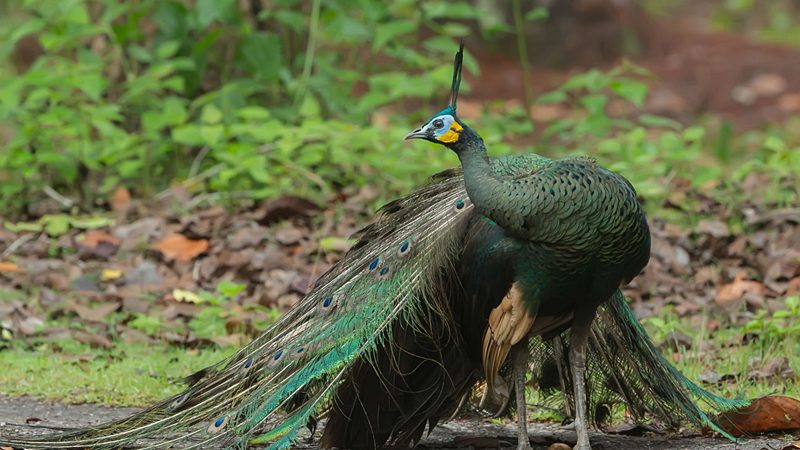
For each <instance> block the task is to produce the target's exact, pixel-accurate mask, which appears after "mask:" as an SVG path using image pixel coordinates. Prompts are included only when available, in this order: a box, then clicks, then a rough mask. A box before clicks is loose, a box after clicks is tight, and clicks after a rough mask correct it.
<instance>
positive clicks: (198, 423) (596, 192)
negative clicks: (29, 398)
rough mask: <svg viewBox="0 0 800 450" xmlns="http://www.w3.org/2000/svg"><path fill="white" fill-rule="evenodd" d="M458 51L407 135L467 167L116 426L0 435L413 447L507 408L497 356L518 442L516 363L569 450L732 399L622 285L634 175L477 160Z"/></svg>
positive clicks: (633, 256) (384, 212)
mask: <svg viewBox="0 0 800 450" xmlns="http://www.w3.org/2000/svg"><path fill="white" fill-rule="evenodd" d="M462 52H463V49H462V50H460V51H459V53H458V54H457V56H456V70H455V74H454V82H453V90H452V94H451V101H450V106H449V107H448V108H447V109H445V110H444V111H442V112H441V113H439V114H437V115H436V116H434V117H433V118H432V119H431V120H429V121H428V123H427V124H426V125H425V126H423V127H421V128H420V129H417V130H415V131H414V132H412V133H410V134H409V135H408V136H407V138H422V139H426V140H429V141H432V142H436V143H439V144H444V145H446V146H447V147H448V148H450V149H452V150H453V151H455V153H456V154H457V155H458V157H459V159H460V160H461V163H462V168H459V169H453V170H449V171H446V172H443V173H441V174H438V175H436V176H434V177H433V178H432V183H431V184H430V185H429V186H427V187H424V188H422V189H419V190H417V191H415V192H413V193H411V194H409V195H408V196H406V197H403V198H401V199H398V200H395V201H393V202H391V203H389V204H387V205H386V206H384V207H383V208H382V209H381V211H380V214H379V217H378V219H377V220H376V222H374V223H373V224H371V225H369V226H367V227H366V228H364V229H363V230H361V231H360V232H359V233H358V234H357V236H356V237H357V238H358V240H357V242H356V244H355V245H354V246H353V247H352V248H351V249H350V251H349V252H348V253H347V254H346V255H345V257H344V258H343V259H342V261H340V262H339V263H338V264H337V265H335V266H334V267H333V268H332V269H331V270H330V271H328V272H327V273H326V274H324V275H323V276H322V277H321V278H320V279H319V281H318V282H317V284H316V287H315V288H314V289H313V290H312V291H311V292H310V293H309V294H307V295H306V296H305V298H304V299H303V300H302V301H301V302H300V303H299V304H298V305H297V306H296V307H295V308H294V309H293V310H292V311H290V312H288V313H287V314H286V315H285V316H284V317H282V318H281V319H280V320H279V321H278V322H277V323H276V324H275V325H273V326H272V327H270V329H268V330H267V331H265V332H264V333H263V334H262V335H261V336H259V337H258V338H256V339H255V340H254V341H253V342H251V343H250V344H249V345H247V346H246V347H244V348H243V349H241V350H240V351H239V352H237V353H236V354H235V355H233V356H231V357H229V358H227V359H226V360H224V361H222V362H220V363H218V364H216V365H213V366H210V367H207V368H205V369H203V370H201V371H199V372H197V373H195V374H193V375H191V376H189V377H188V378H186V379H185V380H184V382H185V383H186V385H187V387H186V389H185V390H184V392H182V393H181V394H178V395H176V396H173V397H171V398H168V399H166V400H164V401H163V402H161V403H159V404H157V405H154V406H152V407H150V408H148V409H146V410H144V411H141V412H140V413H137V414H135V415H133V416H131V417H129V418H126V419H122V420H119V421H116V422H112V423H108V424H104V425H100V426H95V427H91V428H84V429H78V430H74V431H69V432H65V433H60V434H50V435H44V436H38V437H33V438H29V439H18V438H13V437H10V436H0V445H2V446H12V447H24V448H31V449H34V448H92V449H110V448H122V447H127V446H131V445H134V444H136V445H139V446H142V447H145V448H150V449H157V448H167V447H170V446H172V445H175V444H176V443H179V442H182V443H185V444H186V445H187V447H185V448H202V449H205V448H209V447H210V446H212V445H215V446H225V445H236V446H238V447H244V446H246V445H247V444H248V443H251V442H269V443H270V448H274V449H284V448H288V447H290V446H291V445H292V444H293V443H294V442H295V441H296V439H297V435H298V432H299V431H301V430H302V429H304V428H306V427H309V428H311V429H314V428H315V425H316V418H317V417H323V416H325V417H327V422H326V425H325V428H324V430H323V431H322V437H321V440H320V446H321V447H322V448H332V447H338V448H375V447H379V446H382V445H383V444H384V443H386V442H389V441H392V442H394V443H395V444H396V445H408V444H414V443H416V442H418V441H419V439H420V438H421V436H422V434H423V432H424V430H425V429H426V428H428V429H432V428H433V427H434V426H435V425H436V424H437V423H439V422H442V421H446V420H448V419H449V418H451V417H452V416H453V415H454V414H455V413H457V411H458V410H459V408H460V407H461V406H462V405H463V403H464V399H465V398H466V396H467V395H468V394H469V393H470V392H471V390H472V389H473V387H474V386H475V385H476V383H477V382H478V381H480V380H481V379H484V378H486V379H487V381H488V387H487V390H488V391H494V392H492V393H491V394H492V395H495V396H497V397H499V398H500V399H501V401H505V402H508V399H509V396H510V394H509V392H510V391H509V390H508V389H506V387H504V381H503V380H502V377H500V376H499V372H500V369H501V366H503V364H505V363H506V360H507V359H508V356H509V355H510V354H511V355H512V356H513V358H511V359H513V362H514V364H513V365H514V368H515V370H514V378H515V392H516V397H517V404H518V411H519V414H518V415H519V417H520V425H521V426H520V447H522V448H524V447H526V446H529V444H528V440H527V434H526V428H525V422H524V417H525V414H524V396H522V397H520V396H521V395H523V394H520V392H522V393H524V389H520V386H521V384H520V380H522V381H523V382H524V371H523V368H525V367H528V365H529V364H528V363H529V362H530V363H532V365H533V367H534V373H533V375H534V377H535V378H537V379H539V380H540V382H539V384H540V386H542V387H543V388H548V389H551V390H552V391H554V392H560V393H561V395H562V398H564V399H565V400H566V402H565V403H566V405H567V406H568V409H569V410H570V411H572V412H573V413H574V415H575V419H576V421H575V424H576V431H577V433H578V448H580V449H581V450H587V449H589V443H588V435H587V434H586V430H587V426H588V420H587V417H586V411H587V408H589V407H596V406H597V405H601V404H607V403H625V404H626V406H627V408H628V410H629V411H631V413H632V415H633V416H634V417H638V418H645V417H649V416H654V417H658V418H660V419H662V421H664V422H666V423H668V424H677V423H678V422H679V421H681V420H685V419H688V420H689V421H692V422H694V423H697V424H700V425H703V426H708V425H710V423H709V421H708V419H707V417H706V416H705V414H704V413H703V412H702V411H701V410H700V408H699V407H698V406H697V405H696V404H695V401H696V400H698V399H699V400H701V401H703V402H704V403H705V404H706V405H707V406H708V407H710V408H711V409H714V410H718V411H725V410H729V409H735V408H738V407H741V406H743V405H745V404H746V402H737V401H730V400H726V399H723V398H719V397H715V396H713V395H711V394H708V393H706V392H705V391H703V390H702V389H700V388H698V387H697V386H695V385H694V384H692V383H691V382H690V381H689V380H687V379H686V378H685V377H683V376H682V375H681V374H680V373H679V372H677V370H675V369H674V368H673V367H672V366H670V365H669V364H668V363H667V362H666V361H665V360H664V359H663V358H662V357H661V356H660V355H659V354H658V351H657V350H656V348H655V347H654V346H653V344H652V343H651V342H650V340H649V338H648V336H647V334H646V333H645V332H644V330H643V328H642V327H641V325H640V324H639V322H638V321H637V320H636V318H635V317H634V316H633V314H632V312H631V310H630V308H629V307H628V304H627V301H626V299H625V298H624V296H623V295H622V293H621V291H620V290H619V286H620V284H622V283H624V282H627V281H629V280H631V279H632V278H633V277H635V276H636V275H637V274H638V273H639V272H640V270H641V269H642V268H643V267H644V266H645V264H646V263H647V261H648V259H649V254H650V243H649V231H648V227H647V221H646V220H645V217H644V214H643V212H642V208H641V205H640V204H639V202H638V201H637V199H636V193H635V191H634V189H633V187H632V186H631V185H630V183H628V182H627V181H626V180H625V179H624V178H622V177H621V176H619V175H617V174H615V173H613V172H610V171H607V170H605V169H603V168H601V167H599V166H598V165H597V163H596V162H595V160H594V159H592V158H586V157H573V158H562V159H548V158H544V157H541V156H537V155H531V154H529V155H516V156H506V157H498V158H490V157H488V156H487V154H486V147H485V145H484V143H483V140H482V139H481V138H480V136H479V135H478V134H477V133H475V132H474V131H473V130H471V129H470V128H469V127H467V126H466V125H465V124H464V123H463V122H461V120H460V119H458V118H457V116H456V110H455V107H456V96H457V92H458V86H459V84H460V72H461V55H462ZM576 330H577V332H576ZM565 354H569V358H565ZM548 380H549V381H548ZM548 383H549V384H548ZM587 383H588V385H589V389H588V391H587V390H586V388H585V386H586V384H587ZM504 389H506V391H504V392H502V391H503V390H504Z"/></svg>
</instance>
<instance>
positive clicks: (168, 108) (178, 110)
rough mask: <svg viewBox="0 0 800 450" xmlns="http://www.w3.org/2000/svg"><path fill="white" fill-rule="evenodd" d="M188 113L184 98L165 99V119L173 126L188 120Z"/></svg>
mask: <svg viewBox="0 0 800 450" xmlns="http://www.w3.org/2000/svg"><path fill="white" fill-rule="evenodd" d="M187 116H188V113H187V112H186V107H185V106H184V105H183V100H182V99H180V98H178V97H167V98H165V99H164V121H165V122H166V123H168V124H170V125H172V126H175V125H181V124H183V123H184V122H185V121H186V117H187Z"/></svg>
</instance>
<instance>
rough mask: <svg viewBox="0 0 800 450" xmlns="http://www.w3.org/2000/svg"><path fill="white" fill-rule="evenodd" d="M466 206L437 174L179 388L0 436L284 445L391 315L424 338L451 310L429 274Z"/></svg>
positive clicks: (441, 267)
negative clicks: (44, 428) (116, 413)
mask: <svg viewBox="0 0 800 450" xmlns="http://www.w3.org/2000/svg"><path fill="white" fill-rule="evenodd" d="M453 175H456V173H453ZM472 215H473V213H472V205H471V203H470V202H469V198H468V197H467V195H466V192H465V190H464V187H463V183H462V180H461V178H460V177H458V176H452V175H451V176H447V175H445V176H442V177H440V178H438V179H437V180H436V182H435V183H434V184H432V185H431V186H428V187H427V188H423V189H420V190H418V191H416V192H414V193H412V194H410V195H409V196H407V197H404V198H402V199H399V200H396V201H394V202H392V203H390V204H388V205H386V207H384V208H383V210H382V216H381V217H380V218H379V220H378V221H377V222H375V223H374V224H372V225H370V226H368V227H366V228H365V229H364V230H362V231H361V233H360V234H359V241H358V242H357V244H356V245H354V247H353V248H352V249H351V250H350V251H349V252H348V253H347V255H345V258H344V259H343V260H342V261H341V262H340V263H339V264H337V265H336V266H335V267H334V268H332V269H331V270H330V271H329V272H327V273H326V274H325V275H323V277H321V279H320V280H319V281H318V283H317V287H315V288H314V289H313V290H312V291H311V292H310V293H309V294H308V295H307V296H306V297H305V298H304V299H303V300H302V301H301V303H300V304H299V305H298V306H297V307H296V308H294V309H293V310H292V311H290V312H289V313H287V314H286V315H285V316H283V317H282V318H281V319H280V320H279V321H278V322H277V323H276V324H275V325H273V326H272V327H271V328H270V329H269V330H267V331H266V332H264V334H262V335H261V336H259V337H258V338H256V339H255V340H254V341H253V342H251V343H250V344H249V345H248V346H246V347H244V348H243V349H241V350H240V351H239V352H237V353H236V354H235V355H233V356H231V357H229V358H228V359H226V360H224V361H222V362H220V363H218V364H215V365H213V366H211V367H208V368H206V369H203V370H202V371H199V372H197V373H195V374H193V375H191V376H189V377H187V378H186V382H187V384H188V385H189V387H188V388H187V389H186V390H185V391H184V392H182V393H181V394H179V395H176V396H173V397H171V398H169V399H167V400H165V401H163V402H161V403H159V404H157V405H155V406H153V407H151V408H148V409H146V410H144V411H142V412H140V413H138V414H135V415H133V416H131V417H129V418H126V419H122V420H119V421H116V422H112V423H108V424H104V425H100V426H97V427H91V428H84V429H79V430H76V431H72V432H67V433H60V434H51V435H45V436H41V437H36V438H32V439H28V440H24V441H23V440H15V439H10V438H5V437H3V438H0V442H2V444H4V445H11V446H24V447H26V448H76V447H91V448H94V449H105V448H119V447H124V446H130V445H132V444H135V443H136V442H137V441H139V440H143V441H142V442H143V443H144V446H145V448H150V449H157V448H166V447H169V446H171V445H174V444H175V443H176V442H177V441H179V440H185V439H187V438H189V439H194V440H193V441H192V443H191V447H190V448H207V447H208V446H209V445H230V444H238V445H243V444H245V443H246V442H247V441H249V440H250V439H251V437H252V436H255V435H256V433H262V437H261V438H259V439H257V440H258V441H259V442H262V441H272V445H271V448H276V449H283V448H288V447H289V446H291V444H292V443H293V442H294V441H295V439H296V437H297V433H298V431H299V430H301V429H302V428H303V427H304V426H305V424H306V423H307V422H308V420H309V418H310V417H312V416H313V415H314V414H316V413H318V412H319V411H321V410H323V409H325V408H327V407H329V406H330V404H331V401H332V400H334V397H335V395H334V392H335V389H336V387H337V386H338V385H339V384H340V383H341V382H342V381H343V380H345V379H347V376H348V374H349V372H350V371H351V370H352V368H353V364H355V362H356V361H364V362H365V363H366V364H373V363H375V361H376V359H375V358H376V356H375V355H376V354H377V349H378V348H379V347H381V346H383V345H392V343H393V339H392V333H393V326H392V324H394V323H396V322H398V321H399V322H402V323H403V324H404V325H406V326H408V327H409V328H411V329H413V330H414V331H415V332H417V333H420V334H421V335H425V334H426V333H429V332H430V329H429V323H430V320H429V319H428V318H426V317H425V316H426V315H427V316H429V317H437V316H441V317H445V316H446V315H447V314H448V312H447V310H446V308H445V306H443V305H444V303H445V302H443V301H441V295H442V292H441V290H442V288H441V287H440V286H438V282H439V281H440V280H439V279H438V277H440V273H441V272H442V271H446V270H452V267H453V266H454V265H455V261H456V259H457V256H458V251H459V249H460V245H461V243H462V241H463V238H464V235H465V230H466V227H467V225H468V223H469V221H470V217H471V216H472ZM439 322H440V323H441V324H444V327H445V328H447V327H448V326H449V325H448V324H450V323H451V321H450V320H449V319H448V320H445V319H442V320H439ZM436 332H437V333H442V332H447V330H444V331H443V330H437V331H436ZM176 433H177V434H179V435H180V436H179V437H177V436H176V437H174V438H173V436H175V435H176ZM140 444H141V443H140Z"/></svg>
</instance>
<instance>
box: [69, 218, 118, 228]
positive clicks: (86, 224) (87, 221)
mask: <svg viewBox="0 0 800 450" xmlns="http://www.w3.org/2000/svg"><path fill="white" fill-rule="evenodd" d="M70 223H71V224H72V226H73V227H75V228H80V229H82V230H95V229H97V228H103V227H109V226H113V225H114V219H111V218H109V217H103V216H88V217H73V218H71V219H70Z"/></svg>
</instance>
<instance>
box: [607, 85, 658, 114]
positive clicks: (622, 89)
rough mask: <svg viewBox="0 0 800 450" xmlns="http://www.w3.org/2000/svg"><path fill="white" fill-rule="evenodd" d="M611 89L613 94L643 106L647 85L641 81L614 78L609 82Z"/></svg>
mask: <svg viewBox="0 0 800 450" xmlns="http://www.w3.org/2000/svg"><path fill="white" fill-rule="evenodd" d="M611 89H612V90H614V93H615V94H617V95H619V96H620V97H622V98H624V99H625V100H628V101H630V102H631V103H633V104H634V105H636V106H637V107H639V108H641V107H643V106H644V100H645V98H646V97H647V91H648V89H649V87H648V86H647V84H646V83H642V82H641V81H635V80H614V81H612V82H611Z"/></svg>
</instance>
